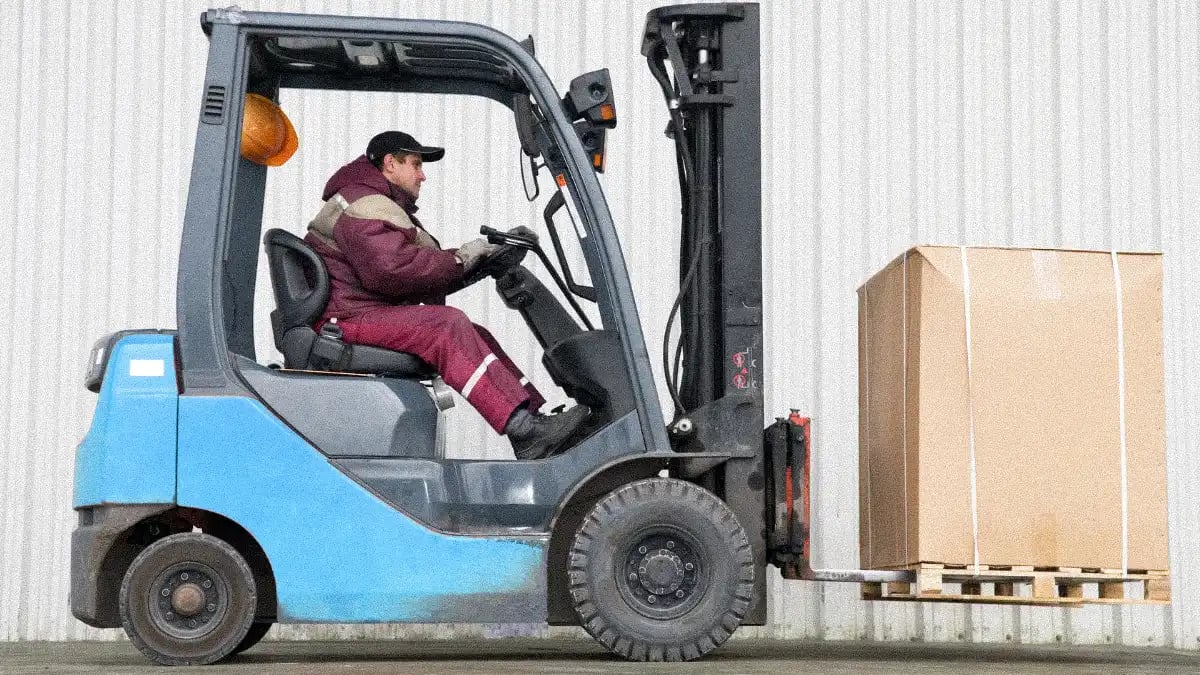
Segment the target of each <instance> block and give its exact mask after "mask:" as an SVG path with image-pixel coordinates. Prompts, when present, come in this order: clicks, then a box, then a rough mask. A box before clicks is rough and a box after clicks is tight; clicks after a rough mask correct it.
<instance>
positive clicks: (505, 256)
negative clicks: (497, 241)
mask: <svg viewBox="0 0 1200 675" xmlns="http://www.w3.org/2000/svg"><path fill="white" fill-rule="evenodd" d="M524 259H525V249H523V248H521V247H520V246H516V245H513V244H504V245H502V246H501V247H500V248H498V249H496V250H495V251H493V252H492V253H490V254H488V255H487V256H485V257H484V258H483V260H480V261H479V263H478V264H476V265H475V267H474V268H472V269H471V271H470V272H469V273H468V274H467V275H466V276H464V277H463V285H464V286H470V285H471V284H474V283H475V282H477V281H481V280H483V278H484V277H489V276H490V277H499V276H500V275H502V274H504V273H505V272H507V271H508V270H509V269H511V268H513V267H515V266H517V265H520V264H521V261H522V260H524Z"/></svg>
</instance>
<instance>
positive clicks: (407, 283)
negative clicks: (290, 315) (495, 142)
mask: <svg viewBox="0 0 1200 675" xmlns="http://www.w3.org/2000/svg"><path fill="white" fill-rule="evenodd" d="M445 152H446V151H445V149H444V148H438V147H427V146H423V145H421V144H420V143H418V142H417V141H416V139H414V138H413V137H412V136H410V135H408V134H406V133H404V132H400V131H385V132H383V133H381V134H378V135H376V136H375V137H374V138H372V139H371V141H370V143H368V144H367V151H366V154H365V155H362V156H360V157H358V159H355V160H354V161H352V162H350V163H349V164H347V165H345V166H343V167H342V168H340V169H338V170H337V172H336V173H334V174H333V177H332V178H330V179H329V181H328V182H327V183H326V184H325V191H324V194H323V195H322V198H323V199H324V200H325V205H324V207H323V208H322V209H321V210H320V212H319V213H318V214H317V216H316V218H315V219H313V221H312V223H310V224H309V226H308V234H307V236H306V237H305V241H307V242H308V244H309V246H311V247H312V248H313V249H314V250H315V251H316V252H317V253H318V254H319V255H320V256H321V258H322V259H323V260H324V261H325V266H326V267H327V268H328V270H329V277H330V286H331V289H330V294H329V303H328V305H327V306H326V307H325V312H324V313H323V315H322V317H321V320H320V322H319V324H318V325H317V326H316V328H317V330H318V331H319V330H320V327H321V325H323V324H324V323H326V322H328V321H334V322H335V323H336V324H337V325H338V326H340V327H341V330H342V335H343V339H344V340H345V341H346V342H348V343H351V344H362V345H371V346H376V347H382V348H384V349H391V350H394V351H401V352H408V353H410V354H414V355H416V356H419V357H420V358H422V359H424V360H425V361H426V362H428V363H429V364H430V365H432V366H433V367H434V369H436V370H437V372H438V373H439V374H440V375H441V376H442V378H443V379H444V380H445V381H446V383H447V384H449V385H450V386H451V387H453V388H454V390H455V391H457V392H458V393H460V394H462V396H463V398H465V399H467V401H468V402H469V403H470V404H471V405H473V406H474V407H475V409H476V410H478V411H479V413H480V414H481V415H482V416H483V418H484V419H485V420H487V422H488V424H490V425H491V427H492V428H493V429H494V430H496V432H497V433H501V434H504V435H507V436H508V439H509V442H510V443H512V446H513V452H514V454H515V456H516V457H517V459H541V458H544V457H550V456H552V455H555V454H557V453H559V452H562V451H563V450H564V449H565V448H567V447H569V445H568V442H569V441H570V440H572V436H573V435H574V433H575V432H576V431H577V430H578V429H579V428H580V426H581V425H582V424H583V422H584V421H585V420H586V419H587V417H588V415H589V414H590V410H589V409H588V408H587V406H584V405H576V406H574V407H572V408H571V409H570V410H567V411H565V412H561V413H558V414H552V415H543V414H541V413H539V412H538V409H539V408H541V407H542V405H543V404H545V402H546V401H545V399H544V398H543V397H542V395H541V394H540V393H538V391H537V389H536V388H535V387H534V386H533V384H532V383H530V382H529V380H528V379H527V378H525V377H524V376H523V375H522V374H521V371H520V370H519V369H518V368H517V366H516V364H514V363H513V362H512V360H511V359H510V358H509V357H508V356H507V355H506V354H505V353H504V351H503V350H501V348H500V346H499V345H498V344H497V343H496V340H495V339H494V338H493V337H492V336H491V334H490V333H488V332H487V330H485V329H484V328H483V327H481V326H478V325H476V324H474V323H472V322H471V320H470V319H469V318H468V317H467V315H466V314H464V313H463V312H462V311H461V310H459V309H456V308H454V307H447V306H446V305H445V304H444V303H445V299H446V296H447V295H448V294H450V293H453V292H454V291H457V290H459V289H461V288H463V286H464V278H466V277H467V276H468V275H470V273H471V272H472V270H474V269H475V267H476V266H477V265H479V264H480V263H481V262H483V261H484V260H485V259H486V258H487V257H488V256H489V255H490V254H492V253H494V252H496V250H498V248H499V247H498V246H496V245H494V244H490V243H488V242H487V240H485V239H482V238H480V239H474V240H472V241H469V242H467V243H465V244H463V245H462V246H460V247H459V248H457V249H443V248H442V247H441V245H440V244H439V243H438V242H437V240H436V239H434V238H433V236H432V235H430V234H429V232H428V231H427V230H426V229H425V228H424V227H423V226H422V225H421V223H420V221H418V220H417V217H416V211H417V197H418V196H420V193H421V183H423V182H424V181H425V173H424V171H423V170H422V164H423V163H424V162H436V161H438V160H439V159H441V158H442V156H443V155H444V154H445ZM520 230H521V231H522V234H526V235H531V234H532V233H531V232H529V231H528V230H527V229H526V228H520Z"/></svg>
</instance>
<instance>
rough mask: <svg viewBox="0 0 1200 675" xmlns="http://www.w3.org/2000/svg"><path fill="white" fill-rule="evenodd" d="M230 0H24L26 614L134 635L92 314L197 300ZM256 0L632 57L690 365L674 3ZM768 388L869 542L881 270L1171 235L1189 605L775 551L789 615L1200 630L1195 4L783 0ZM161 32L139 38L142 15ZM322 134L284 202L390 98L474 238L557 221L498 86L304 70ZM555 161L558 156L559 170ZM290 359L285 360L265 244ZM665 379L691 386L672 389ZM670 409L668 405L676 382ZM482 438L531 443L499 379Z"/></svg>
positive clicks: (12, 160) (661, 261)
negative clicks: (94, 527) (110, 502)
mask: <svg viewBox="0 0 1200 675" xmlns="http://www.w3.org/2000/svg"><path fill="white" fill-rule="evenodd" d="M208 4H209V3H206V2H200V1H198V0H192V1H190V2H175V3H158V2H149V1H148V0H141V1H137V0H120V1H118V2H115V3H111V2H101V1H99V0H90V1H82V2H73V3H70V4H69V5H68V3H67V2H65V0H56V1H51V2H35V1H34V0H13V1H12V2H6V3H3V4H0V44H4V45H8V48H6V49H4V50H0V89H2V90H3V91H5V92H7V95H6V96H4V97H0V147H4V148H6V149H8V152H7V153H6V154H5V155H4V156H3V157H0V195H2V196H3V198H4V200H5V202H6V204H7V205H8V208H5V209H3V210H2V211H0V229H2V234H0V306H2V307H3V308H4V310H5V312H6V315H7V318H8V320H9V330H8V335H9V337H8V338H7V339H6V340H5V341H4V342H3V346H2V347H0V377H2V378H3V381H4V382H5V387H4V389H3V395H2V396H3V398H0V640H32V639H78V638H116V637H118V636H119V633H118V632H117V631H112V630H109V631H97V630H93V629H88V628H86V627H84V626H82V625H81V624H79V623H78V622H76V621H75V620H74V619H72V618H71V616H70V613H69V609H68V606H67V601H66V597H67V587H68V574H69V556H68V542H69V537H70V531H71V529H72V528H73V527H74V517H73V514H72V513H71V511H70V508H69V504H70V499H71V489H72V487H71V482H72V470H73V460H74V456H73V448H74V444H75V443H76V442H77V441H78V439H80V438H81V437H82V436H83V434H84V433H85V432H86V430H87V426H88V424H89V422H90V419H91V414H92V409H93V407H94V404H95V397H94V396H93V395H91V394H89V393H87V392H85V391H84V390H83V388H82V387H81V386H80V379H81V376H82V368H83V361H84V359H85V357H86V354H87V350H88V348H89V347H90V345H91V342H92V341H93V340H95V339H96V338H98V337H100V336H101V335H103V334H105V333H107V332H109V331H112V330H115V329H118V328H123V327H141V326H145V327H155V326H162V327H170V326H173V325H174V324H175V317H174V307H175V276H176V269H175V257H176V254H177V248H178V244H179V234H180V227H181V223H182V220H183V209H184V204H185V200H186V194H187V184H188V178H189V173H190V164H191V154H192V146H193V143H194V138H195V126H196V112H197V109H198V103H199V99H200V84H201V82H202V79H203V75H204V69H205V54H206V48H207V41H206V40H205V38H204V36H203V34H202V33H201V31H200V30H199V25H198V17H199V14H200V12H201V11H203V9H205V8H206V6H207V5H208ZM241 4H242V6H243V7H244V8H246V9H272V10H281V11H302V12H312V13H351V14H360V15H376V16H394V15H396V14H397V12H398V11H403V12H404V14H405V15H406V16H411V17H415V18H430V19H434V18H449V19H456V20H465V21H473V22H478V23H485V24H489V25H492V26H494V27H496V28H498V29H499V30H502V31H504V32H506V33H508V34H510V35H512V36H514V37H516V38H518V39H520V38H523V37H525V35H528V34H533V35H534V36H535V38H536V40H537V48H538V57H539V60H541V61H542V63H543V64H544V66H545V68H546V70H547V72H548V74H549V75H550V76H551V78H552V79H553V80H554V82H555V83H556V85H558V86H559V88H560V89H561V88H563V87H565V86H566V85H567V83H568V82H569V80H570V78H571V77H573V76H574V75H576V74H578V73H581V72H584V71H587V70H592V69H596V68H601V67H608V68H610V69H611V75H612V79H613V83H614V86H615V87H616V89H617V105H618V110H619V111H620V118H621V122H620V125H619V126H618V127H617V129H616V130H615V131H613V132H611V133H610V134H609V139H608V150H609V157H608V172H607V173H606V174H605V175H604V176H603V177H602V179H601V182H602V184H603V185H604V186H605V189H606V197H607V199H608V202H609V208H610V209H611V211H612V213H613V216H614V220H615V222H616V224H617V229H618V232H619V234H620V236H621V239H622V243H623V252H624V255H625V257H626V261H627V263H628V265H629V268H630V275H631V278H632V281H633V286H634V290H635V293H636V295H637V298H638V309H639V314H640V316H641V318H642V321H643V327H644V330H645V334H646V338H647V348H648V350H649V352H650V354H651V357H652V358H651V360H652V362H653V364H654V368H655V372H656V374H657V375H658V376H659V380H660V382H661V378H662V373H661V366H660V365H659V362H660V360H661V357H660V350H661V339H662V333H663V330H664V328H665V325H666V313H667V309H668V308H669V306H670V303H671V301H672V300H673V298H674V289H673V288H672V287H671V284H664V283H662V280H663V278H664V274H667V276H673V275H672V274H670V273H669V272H670V270H672V269H674V268H675V266H676V265H677V263H678V247H677V245H676V244H675V243H674V242H676V241H677V239H678V232H679V224H678V215H679V196H678V188H677V185H676V183H675V167H674V161H673V155H672V147H671V143H670V142H669V141H668V140H667V139H666V138H664V137H663V135H662V128H663V125H664V124H665V120H666V115H665V110H664V105H663V103H662V101H661V98H660V96H659V93H658V90H657V87H656V86H655V85H654V83H653V81H652V79H651V77H650V76H649V74H648V73H647V71H646V68H645V63H644V60H643V59H642V57H641V56H640V54H639V47H640V40H641V28H642V24H643V21H644V16H645V13H646V11H647V10H649V9H651V8H652V7H654V6H656V5H657V4H660V3H657V2H651V1H649V0H628V1H626V2H607V3H595V2H583V1H582V0H579V1H578V2H560V1H556V0H537V1H535V2H521V3H514V2H506V1H504V0H491V1H488V2H472V1H469V0H431V1H427V2H408V3H403V4H397V3H394V2H389V1H386V0H283V1H280V2H266V0H259V1H250V2H243V3H241ZM761 25H762V40H763V59H762V67H763V73H762V83H763V90H762V97H763V111H764V112H763V119H762V123H763V134H762V137H763V169H764V170H763V196H762V199H763V214H764V219H765V227H764V232H763V236H764V246H763V250H764V260H763V274H764V284H765V294H766V295H765V305H766V306H765V334H766V339H767V347H766V354H765V358H766V360H767V364H768V365H767V367H768V369H769V371H770V373H771V376H770V378H769V379H768V381H767V383H766V394H767V403H768V411H767V413H768V418H770V417H773V416H775V415H777V414H780V413H783V412H785V411H786V410H787V409H788V408H789V407H794V408H798V409H801V410H803V411H805V412H807V413H810V414H811V415H812V416H813V417H814V419H815V424H816V428H815V432H814V440H815V443H816V448H817V453H816V457H815V458H814V504H813V513H814V517H815V518H816V524H815V527H814V533H813V536H814V549H815V562H816V563H817V564H818V565H819V566H826V567H853V566H855V565H857V562H858V533H857V527H858V505H857V495H858V489H857V481H858V475H857V474H858V471H857V428H858V421H857V383H856V380H855V378H856V373H857V336H856V330H857V323H856V302H857V300H856V294H855V290H856V288H857V286H858V285H859V284H860V283H861V282H862V281H863V280H865V279H866V278H867V277H868V276H869V275H870V274H871V273H872V272H873V271H875V270H877V269H879V268H880V267H881V266H883V265H884V264H885V263H886V262H887V261H888V260H890V259H891V258H893V257H895V256H896V255H898V254H899V253H900V252H902V251H903V250H904V249H905V248H907V247H908V246H910V245H913V244H918V243H930V244H990V245H1010V246H1050V247H1054V246H1062V247H1073V248H1100V249H1105V248H1109V247H1116V248H1125V249H1156V250H1162V251H1164V252H1165V254H1166V255H1165V258H1164V265H1165V268H1166V269H1165V272H1166V277H1165V288H1164V292H1165V298H1164V309H1165V312H1164V327H1163V328H1164V349H1165V358H1166V364H1167V369H1166V387H1167V403H1168V408H1167V420H1166V421H1167V430H1168V457H1169V465H1170V471H1169V490H1170V495H1169V496H1170V526H1171V543H1172V572H1173V575H1174V576H1173V579H1174V582H1175V583H1174V593H1175V603H1174V604H1173V605H1172V606H1171V607H1170V608H1161V607H1089V608H1086V609H1082V610H1063V609H1046V608H1002V607H983V606H974V607H973V606H948V605H917V604H906V603H864V602H861V601H860V600H859V599H858V597H857V588H856V587H854V586H850V585H844V584H801V583H797V582H784V581H782V580H781V579H780V578H779V577H778V574H776V573H774V572H772V578H771V580H770V592H771V597H772V606H771V612H770V617H771V623H770V625H768V626H766V627H764V628H762V629H747V630H746V631H745V632H746V634H750V635H762V636H774V637H785V638H796V637H808V638H828V639H858V638H865V639H877V640H910V639H918V640H950V641H986V642H1005V641H1012V642H1056V641H1064V642H1076V643H1105V642H1116V643H1124V644H1130V645H1139V644H1162V645H1174V646H1178V647H1182V648H1190V649H1195V648H1200V590H1198V589H1200V556H1198V555H1197V546H1196V544H1195V541H1196V540H1197V539H1200V503H1198V502H1197V500H1196V499H1195V496H1194V495H1195V492H1196V490H1197V487H1198V486H1200V426H1198V424H1197V421H1196V420H1197V415H1198V414H1200V384H1197V381H1198V379H1200V378H1197V377H1195V375H1196V368H1197V367H1200V316H1197V310H1196V307H1197V291H1196V290H1194V289H1195V288H1196V286H1197V284H1198V283H1200V276H1198V275H1200V273H1198V272H1197V271H1196V270H1197V269H1200V266H1197V264H1196V261H1197V260H1198V259H1200V234H1197V231H1196V225H1195V217H1194V211H1195V204H1196V203H1197V202H1198V201H1200V113H1198V112H1197V111H1200V34H1198V33H1200V10H1198V9H1197V7H1196V4H1195V3H1190V2H1178V1H1169V0H1159V1H1158V2H1152V3H1119V2H1109V3H1104V2H1095V3H1093V2H1074V1H1071V0H1052V1H1051V2H1034V1H1031V0H984V1H983V2H963V1H961V0H935V1H933V2H918V1H916V0H910V1H909V2H886V3H875V2H869V0H843V1H840V2H837V1H831V0H817V1H814V2H797V3H788V2H779V1H776V2H770V3H764V4H763V6H762V22H761ZM132 38H136V39H132ZM282 101H283V104H284V107H285V108H286V109H287V110H288V112H289V114H290V115H291V116H292V119H293V121H294V122H295V124H296V127H297V130H298V131H299V133H300V140H301V145H300V152H299V153H298V154H297V156H296V158H295V159H293V160H292V161H291V162H289V163H288V164H287V165H286V166H284V167H282V168H279V169H274V170H272V171H271V172H270V174H269V178H268V190H269V198H268V202H267V204H266V205H265V209H264V221H265V224H266V225H267V226H271V227H284V228H287V229H289V230H291V231H293V232H297V233H300V232H303V230H304V227H305V225H306V223H307V221H308V219H309V218H311V216H312V214H313V213H314V212H315V211H316V209H317V207H318V206H319V204H320V199H319V198H320V192H321V188H322V186H323V185H324V182H325V180H326V178H327V177H328V176H329V174H330V173H331V172H332V171H333V170H334V169H336V168H337V167H338V166H340V165H341V164H342V163H344V162H346V161H348V160H350V159H353V157H354V156H356V155H357V154H359V153H360V152H361V151H362V148H363V147H364V146H365V144H366V141H367V140H368V139H369V138H370V136H371V135H372V134H374V133H375V132H377V131H379V130H381V129H384V128H403V129H407V130H410V131H412V132H413V133H414V134H415V135H416V136H417V137H418V138H420V139H422V140H423V141H425V142H427V143H437V144H442V145H445V146H446V147H447V148H448V155H447V159H446V160H445V161H443V162H440V163H437V164H434V165H430V166H429V174H430V181H429V183H427V185H426V186H425V189H424V192H423V195H422V199H421V212H420V217H421V218H422V219H423V220H424V221H425V222H426V223H427V224H428V225H429V226H430V229H432V230H433V231H434V232H435V233H436V234H437V235H438V236H439V237H440V238H441V239H442V241H443V242H444V243H446V244H447V245H454V244H457V243H459V242H461V241H464V240H466V239H469V238H472V237H474V236H477V231H478V228H479V226H480V225H484V224H487V225H493V226H496V227H503V228H507V227H512V226H515V225H520V224H524V225H530V226H534V227H538V228H540V227H541V225H540V206H541V205H542V204H544V199H543V200H541V201H539V202H538V203H537V204H535V205H531V204H528V203H526V201H525V200H524V198H523V197H522V196H521V174H520V172H519V165H518V163H517V151H516V147H517V144H516V135H515V131H514V129H513V126H512V120H511V113H510V112H509V111H508V110H507V109H505V108H504V107H503V106H500V105H498V104H495V103H494V102H490V101H487V100H484V99H477V100H476V99H472V100H463V99H456V98H450V97H443V96H408V97H401V96H390V95H378V94H346V93H337V92H296V91H285V92H284V93H283V95H282ZM542 178H543V180H545V178H546V177H545V176H544V175H543V177H542ZM259 272H260V274H259V289H258V294H257V296H256V303H257V307H256V311H257V314H258V315H259V316H260V318H261V321H260V323H259V334H258V340H257V349H258V352H259V358H260V360H262V361H269V360H271V359H275V358H277V354H275V352H274V350H273V347H272V344H271V341H270V336H269V334H268V333H267V329H266V326H267V324H266V321H265V316H266V312H267V311H268V309H269V308H270V306H271V303H272V298H271V293H270V287H269V282H268V277H267V275H266V270H265V266H262V265H261V264H260V270H259ZM458 300H459V305H460V306H462V307H463V308H464V309H466V310H467V311H468V312H469V313H470V314H472V316H474V317H476V319H477V320H479V321H480V322H481V323H485V324H487V325H489V326H490V327H491V328H492V329H493V331H494V332H495V333H496V334H497V335H498V337H499V338H500V339H501V341H502V342H503V343H505V344H506V345H508V346H509V348H510V351H511V352H512V354H513V356H514V358H515V359H516V360H517V361H518V362H519V363H521V364H523V365H524V366H525V367H526V368H527V369H528V370H529V372H530V374H531V376H532V378H533V380H534V381H535V382H536V383H538V384H539V385H541V386H543V387H545V388H546V389H547V390H548V393H550V394H551V398H558V399H560V400H561V398H562V395H561V393H559V392H557V391H556V390H553V389H552V387H551V382H550V380H549V377H548V376H547V375H546V373H545V372H544V371H543V370H542V368H541V366H540V363H539V360H540V354H539V353H538V350H537V349H536V346H535V345H534V344H532V341H531V340H529V339H528V338H527V336H526V332H525V329H524V327H523V325H522V323H521V322H520V320H519V319H518V318H517V317H516V316H515V315H514V314H513V313H512V312H509V311H508V310H507V309H505V308H504V307H503V305H502V303H501V302H500V301H499V300H498V299H497V298H496V297H495V295H494V294H493V293H491V292H490V291H489V290H487V289H486V288H483V287H482V286H481V287H480V288H476V289H470V290H469V291H467V292H465V293H464V294H463V297H462V298H459V299H458ZM660 396H662V398H663V403H664V405H667V403H668V401H667V397H666V394H665V390H664V391H663V392H662V393H661V394H660ZM667 407H668V409H669V406H667ZM449 422H450V424H449V431H448V433H447V439H448V442H449V445H450V447H451V454H452V456H462V457H468V456H476V457H478V456H483V457H492V458H503V457H508V456H510V451H508V450H507V443H506V442H505V441H504V440H503V439H500V438H497V437H496V436H495V435H494V434H492V433H491V432H490V431H488V430H487V428H486V426H485V425H484V424H483V422H482V420H481V419H480V418H479V416H478V415H477V414H475V413H474V411H473V410H471V409H470V407H469V406H467V405H465V404H462V403H461V402H460V404H459V405H458V407H456V408H455V409H454V410H453V411H451V414H450V416H449ZM546 632H558V633H562V632H564V631H562V630H560V629H556V631H548V629H545V628H542V627H537V626H526V627H511V626H510V627H496V626H490V627H449V626H423V627H409V626H374V627H363V626H319V627H317V626H307V627H306V626H288V627H283V628H281V629H277V630H276V634H277V635H278V636H281V637H287V638H308V637H362V636H368V637H369V636H408V637H424V636H428V637H435V636H436V637H451V636H456V635H481V634H482V635H508V634H514V633H521V634H543V633H546Z"/></svg>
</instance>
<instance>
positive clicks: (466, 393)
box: [462, 354, 496, 398]
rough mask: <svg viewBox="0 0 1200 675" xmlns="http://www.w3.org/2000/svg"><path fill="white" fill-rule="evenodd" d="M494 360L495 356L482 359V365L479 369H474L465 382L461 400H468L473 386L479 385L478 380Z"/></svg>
mask: <svg viewBox="0 0 1200 675" xmlns="http://www.w3.org/2000/svg"><path fill="white" fill-rule="evenodd" d="M495 360H496V355H495V354H488V355H487V356H485V357H484V358H483V363H481V364H479V367H478V368H476V369H475V372H474V373H471V378H470V379H469V380H467V384H466V386H464V387H463V390H462V395H463V398H470V396H471V392H472V391H473V390H474V389H475V385H476V384H478V383H479V379H480V378H482V377H483V374H484V372H486V371H487V367H488V366H489V365H491V363H492V362H493V361H495Z"/></svg>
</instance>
